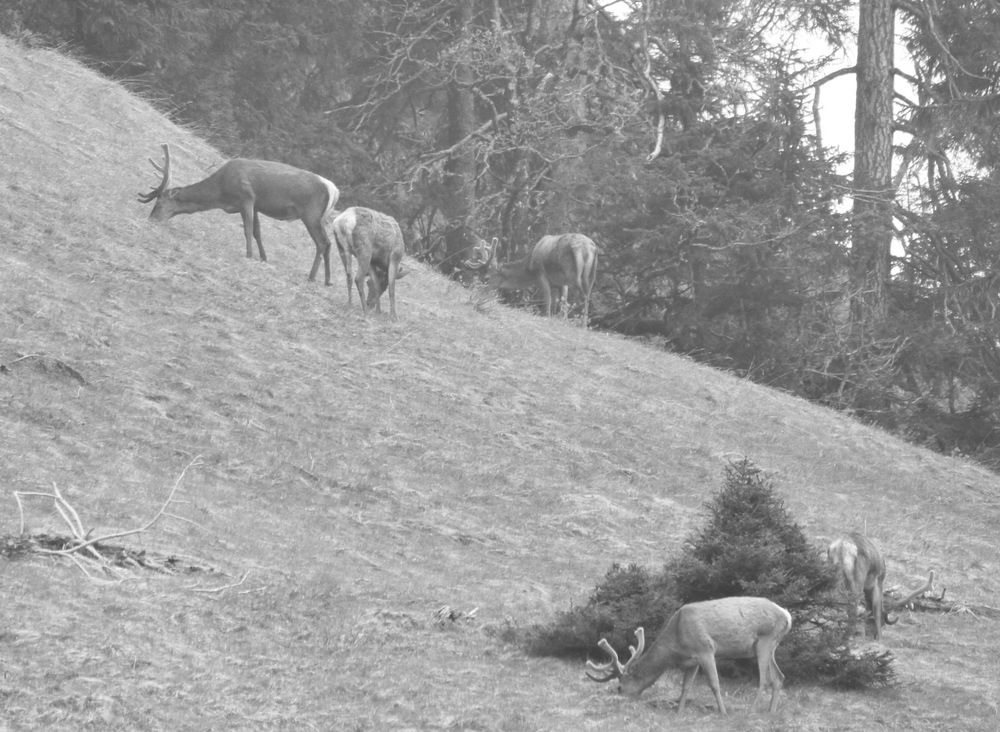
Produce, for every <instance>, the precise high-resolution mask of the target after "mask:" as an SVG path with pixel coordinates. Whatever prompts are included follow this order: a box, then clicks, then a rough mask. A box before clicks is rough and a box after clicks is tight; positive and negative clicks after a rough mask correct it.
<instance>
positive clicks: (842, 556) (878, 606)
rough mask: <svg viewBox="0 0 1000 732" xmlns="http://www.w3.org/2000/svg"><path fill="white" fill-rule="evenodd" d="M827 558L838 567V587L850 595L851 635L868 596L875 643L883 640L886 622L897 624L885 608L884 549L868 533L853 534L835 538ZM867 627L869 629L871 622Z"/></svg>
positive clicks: (849, 621)
mask: <svg viewBox="0 0 1000 732" xmlns="http://www.w3.org/2000/svg"><path fill="white" fill-rule="evenodd" d="M826 557H827V559H828V560H829V562H830V563H831V564H832V565H833V566H834V569H835V571H836V573H837V582H838V584H839V585H840V587H841V589H842V590H843V591H844V592H845V593H846V594H847V596H848V603H847V628H848V634H850V633H853V632H854V625H855V623H856V622H857V618H858V602H859V601H860V600H861V598H862V596H864V603H865V610H866V611H867V612H868V614H869V615H870V616H871V617H872V618H873V622H874V637H875V640H881V639H882V625H883V623H884V624H885V625H893V624H894V623H895V622H896V620H895V619H893V618H890V617H889V614H888V613H887V612H886V611H885V609H884V607H883V600H882V590H883V587H884V586H885V557H884V556H883V554H882V550H881V549H880V548H879V546H878V544H876V543H875V542H874V541H872V540H871V539H869V538H868V537H867V536H865V535H864V534H859V533H858V532H856V531H852V532H851V533H850V534H848V535H847V536H842V537H840V538H838V539H834V540H833V542H832V543H831V544H830V546H829V548H827V550H826ZM865 625H866V628H867V623H866V624H865Z"/></svg>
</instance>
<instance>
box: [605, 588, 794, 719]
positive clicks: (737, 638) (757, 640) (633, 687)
mask: <svg viewBox="0 0 1000 732" xmlns="http://www.w3.org/2000/svg"><path fill="white" fill-rule="evenodd" d="M791 627H792V616H791V615H790V614H789V613H788V611H787V610H785V609H784V608H783V607H780V606H779V605H775V604H774V603H773V602H771V601H770V600H766V599H764V598H763V597H724V598H721V599H719V600H706V601H705V602H692V603H689V604H687V605H683V606H681V608H680V609H679V610H677V612H675V613H674V614H673V615H672V616H671V617H670V620H668V621H667V624H666V625H665V626H663V630H661V631H660V634H659V636H657V638H656V640H655V641H654V642H653V645H652V646H651V647H650V649H649V650H648V651H646V652H645V653H643V647H644V646H645V635H644V632H643V629H642V628H637V629H636V631H635V637H636V638H637V639H638V645H637V646H629V652H630V654H631V655H630V656H629V659H628V661H626V662H625V663H624V664H623V663H621V662H620V661H619V660H618V654H617V653H615V649H614V648H612V646H611V644H610V643H608V641H607V639H605V638H601V640H600V642H599V643H598V645H599V646H600V647H601V648H602V649H603V650H605V651H606V652H607V653H608V654H610V655H611V661H609V662H608V663H605V664H596V663H594V662H593V661H589V660H588V661H587V666H588V667H589V668H591V669H593V670H594V671H597V672H599V673H603V674H605V675H604V676H593V675H591V674H590V672H589V671H588V672H587V676H589V677H590V678H591V679H592V680H594V681H600V682H605V681H610V680H611V679H614V678H618V679H619V687H618V690H619V691H620V692H622V693H624V694H626V695H627V696H630V697H632V698H636V697H638V696H639V695H640V694H641V693H642V692H643V691H644V690H645V689H646V688H647V687H648V686H650V685H651V684H652V683H653V682H654V681H656V680H657V679H658V678H659V677H660V675H661V674H662V673H663V672H664V671H666V670H667V669H668V668H679V669H681V670H682V671H683V672H684V678H683V684H682V686H681V698H680V702H678V705H677V711H678V712H682V711H684V703H685V702H686V701H687V694H688V690H689V688H690V686H691V682H692V681H694V677H695V676H696V675H697V674H698V669H699V668H701V669H704V671H705V674H706V675H707V676H708V683H709V685H710V686H711V687H712V693H713V694H715V702H716V704H717V705H718V707H719V712H720V713H722V714H725V713H726V705H725V704H724V703H723V702H722V692H721V691H720V690H719V672H718V670H717V669H716V667H715V659H717V658H726V659H729V658H753V657H754V656H756V657H757V668H758V670H759V672H760V686H759V687H758V689H757V697H756V699H755V700H754V704H753V705H754V707H756V706H757V704H758V703H759V702H760V700H761V699H762V698H763V695H764V688H765V687H767V686H770V687H771V703H770V706H769V707H768V709H769V711H772V712H773V711H774V710H775V708H776V706H777V703H778V691H779V690H780V689H781V686H782V683H783V682H784V680H785V675H784V674H783V673H781V669H780V668H778V664H777V663H776V662H775V660H774V651H775V649H776V648H777V647H778V644H779V643H780V642H781V639H782V638H784V637H785V635H786V634H787V633H788V631H789V630H790V629H791Z"/></svg>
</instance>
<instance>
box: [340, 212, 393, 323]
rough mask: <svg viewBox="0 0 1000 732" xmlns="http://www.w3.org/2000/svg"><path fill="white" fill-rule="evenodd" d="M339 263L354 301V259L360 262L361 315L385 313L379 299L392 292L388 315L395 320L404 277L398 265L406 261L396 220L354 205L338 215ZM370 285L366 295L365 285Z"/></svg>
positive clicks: (358, 284)
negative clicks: (399, 285)
mask: <svg viewBox="0 0 1000 732" xmlns="http://www.w3.org/2000/svg"><path fill="white" fill-rule="evenodd" d="M331 227H332V231H333V239H334V241H336V242H337V251H338V252H339V253H340V261H341V262H343V263H344V273H345V274H346V276H347V302H348V304H350V302H351V257H352V256H353V257H354V258H356V259H357V260H358V274H357V276H356V277H355V278H354V284H355V285H356V286H357V288H358V295H359V296H360V297H361V313H362V315H364V316H367V314H368V309H369V308H371V307H374V308H375V311H376V312H381V311H382V306H381V305H380V298H381V295H382V293H383V292H385V291H386V290H388V291H389V315H390V317H391V318H392V319H393V320H396V280H397V279H399V278H400V277H402V273H401V272H400V267H399V263H400V261H401V260H402V258H403V251H404V244H403V233H402V232H401V231H400V229H399V224H398V223H397V222H396V219H394V218H392V217H391V216H387V215H386V214H384V213H379V212H378V211H373V210H372V209H370V208H363V207H361V206H351V207H350V208H348V209H345V210H344V211H342V212H341V213H339V214H338V215H337V217H336V218H335V219H334V220H333V223H332V224H331ZM369 280H370V283H369V285H368V294H367V296H366V295H365V289H364V285H365V282H368V281H369Z"/></svg>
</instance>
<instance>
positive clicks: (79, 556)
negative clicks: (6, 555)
mask: <svg viewBox="0 0 1000 732" xmlns="http://www.w3.org/2000/svg"><path fill="white" fill-rule="evenodd" d="M200 459H201V456H196V457H195V458H194V459H193V460H191V462H190V463H188V464H187V465H186V466H184V469H183V470H182V471H181V473H180V475H178V476H177V480H175V481H174V485H173V487H172V488H171V489H170V493H169V494H168V495H167V498H166V500H165V501H164V502H163V503H162V505H161V506H160V509H159V510H158V511H157V512H156V513H155V514H153V517H152V518H150V519H149V520H148V521H147V522H146V523H145V524H143V525H142V526H140V527H139V528H136V529H128V530H126V531H116V532H113V533H110V534H102V535H101V536H96V537H91V534H92V533H93V529H91V530H89V531H84V528H83V522H82V521H81V520H80V515H79V514H78V513H77V511H76V509H75V508H73V506H72V504H70V502H69V501H67V500H66V498H65V497H64V496H63V495H62V493H61V492H60V491H59V488H58V486H56V485H53V486H52V493H45V492H41V491H14V500H15V501H17V508H18V512H19V514H20V529H19V532H20V535H21V536H23V535H24V504H23V502H22V499H23V498H25V497H27V496H39V497H43V498H51V499H52V501H53V505H54V506H55V509H56V511H57V512H58V514H59V516H60V517H61V518H62V520H63V522H64V523H65V524H66V525H67V526H68V527H69V530H70V533H71V534H72V535H73V538H72V539H70V540H68V542H67V543H68V544H69V546H66V547H64V548H63V549H46V548H44V547H42V546H38V545H35V546H34V547H33V549H34V551H36V552H38V553H39V554H52V555H57V556H64V557H68V558H69V559H71V560H72V561H73V562H74V563H75V564H76V566H77V567H79V568H80V570H81V571H82V572H83V573H84V574H85V575H87V577H89V578H90V579H98V578H97V577H95V576H94V575H93V574H91V573H90V572H89V571H88V570H87V566H86V564H85V563H84V561H83V560H84V559H88V560H92V561H95V562H97V563H98V564H99V565H100V567H101V569H103V570H104V571H105V572H106V573H108V574H113V573H114V568H113V566H112V564H111V562H109V561H108V559H107V558H106V557H104V556H103V555H102V554H101V553H100V551H99V546H98V545H99V544H100V543H101V542H108V541H110V540H112V539H120V538H122V537H125V536H133V535H135V534H141V533H143V532H145V531H148V530H149V529H151V528H152V527H153V526H154V525H155V524H156V522H157V521H159V520H160V518H162V517H163V516H164V514H165V512H166V510H167V507H168V506H169V505H170V504H171V503H173V502H174V496H175V495H176V493H177V490H178V488H179V487H180V485H181V481H182V480H183V479H184V476H185V474H186V473H187V471H188V470H189V469H190V468H192V467H195V466H197V465H200V464H201V463H200ZM166 515H170V514H166Z"/></svg>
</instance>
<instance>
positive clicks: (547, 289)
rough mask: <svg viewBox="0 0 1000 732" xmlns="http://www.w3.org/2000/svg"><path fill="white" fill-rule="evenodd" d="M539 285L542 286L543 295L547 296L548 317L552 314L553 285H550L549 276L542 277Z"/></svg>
mask: <svg viewBox="0 0 1000 732" xmlns="http://www.w3.org/2000/svg"><path fill="white" fill-rule="evenodd" d="M538 284H539V286H540V287H541V288H542V296H543V297H544V298H545V315H546V316H547V317H551V316H552V287H551V286H550V285H549V280H548V278H547V277H544V276H543V277H541V278H540V279H539V280H538Z"/></svg>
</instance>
